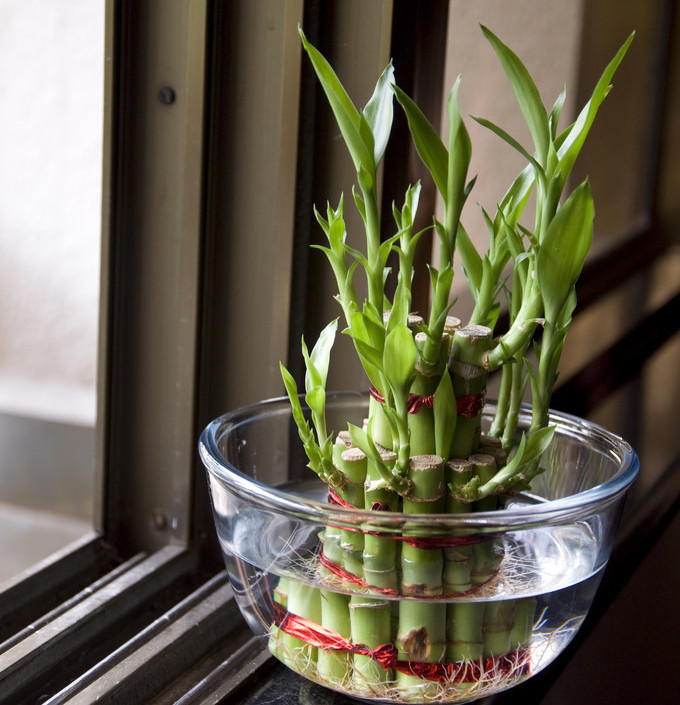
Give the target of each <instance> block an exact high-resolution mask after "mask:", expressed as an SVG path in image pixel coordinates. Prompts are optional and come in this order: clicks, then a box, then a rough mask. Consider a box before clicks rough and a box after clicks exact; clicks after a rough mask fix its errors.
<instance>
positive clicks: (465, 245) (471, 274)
mask: <svg viewBox="0 0 680 705" xmlns="http://www.w3.org/2000/svg"><path fill="white" fill-rule="evenodd" d="M456 245H457V247H458V254H460V258H461V261H462V263H463V269H464V270H465V276H466V277H467V279H468V281H469V282H470V287H471V288H472V289H473V291H479V289H480V288H481V286H482V276H483V265H482V258H481V256H480V255H479V252H477V250H476V249H475V246H474V245H473V244H472V240H471V239H470V236H469V235H468V234H467V232H466V230H465V228H464V227H463V226H462V225H459V226H458V236H457V238H456Z"/></svg>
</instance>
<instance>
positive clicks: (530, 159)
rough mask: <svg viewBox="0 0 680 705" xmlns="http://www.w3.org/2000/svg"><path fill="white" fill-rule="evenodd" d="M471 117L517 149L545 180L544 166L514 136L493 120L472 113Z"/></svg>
mask: <svg viewBox="0 0 680 705" xmlns="http://www.w3.org/2000/svg"><path fill="white" fill-rule="evenodd" d="M471 117H472V119H473V120H475V121H476V122H478V123H479V124H480V125H481V126H482V127H486V128H487V129H488V130H491V132H493V133H494V134H495V135H497V136H498V137H500V138H501V139H502V140H503V141H504V142H506V143H507V144H509V145H510V146H511V147H512V148H513V149H515V150H517V151H518V152H519V153H520V154H521V155H522V156H523V157H524V158H525V159H526V160H527V161H528V162H530V163H531V164H532V165H533V167H534V169H535V170H536V173H538V174H539V175H540V176H541V177H542V179H543V180H544V181H545V170H544V169H543V167H542V166H541V165H540V164H539V163H538V161H536V159H535V158H534V157H532V156H531V154H529V152H527V150H526V149H524V147H522V145H521V144H520V143H519V142H518V141H517V140H516V139H515V138H514V137H512V135H509V134H508V133H507V132H506V131H505V130H504V129H503V128H502V127H500V126H498V125H496V124H495V123H493V122H491V120H487V119H486V118H482V117H477V116H475V115H472V116H471Z"/></svg>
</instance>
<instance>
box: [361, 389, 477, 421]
mask: <svg viewBox="0 0 680 705" xmlns="http://www.w3.org/2000/svg"><path fill="white" fill-rule="evenodd" d="M368 391H369V394H370V395H371V396H372V397H373V399H375V400H376V401H377V402H380V403H381V404H384V403H385V397H383V395H382V394H381V393H380V392H379V391H378V390H377V389H376V388H375V387H374V386H373V385H371V386H370V387H369V390H368ZM433 404H434V394H428V395H427V396H421V395H420V394H409V395H408V401H407V406H408V413H409V414H417V413H418V412H419V411H420V410H421V409H422V408H423V407H424V406H426V407H427V408H428V409H431V408H432V406H433ZM483 408H484V393H483V392H482V393H480V394H467V395H465V396H459V397H456V411H457V412H458V415H459V416H464V417H465V418H469V419H471V418H474V417H475V416H479V414H480V412H481V411H482V409H483Z"/></svg>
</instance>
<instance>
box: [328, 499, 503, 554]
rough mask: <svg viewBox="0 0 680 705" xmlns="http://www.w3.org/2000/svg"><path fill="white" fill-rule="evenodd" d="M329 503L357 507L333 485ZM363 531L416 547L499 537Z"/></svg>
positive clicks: (373, 507)
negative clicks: (407, 534)
mask: <svg viewBox="0 0 680 705" xmlns="http://www.w3.org/2000/svg"><path fill="white" fill-rule="evenodd" d="M328 503H329V504H337V505H338V506H341V507H345V508H347V509H356V508H357V507H355V506H354V505H353V504H350V503H349V502H347V501H346V500H344V499H343V498H342V497H341V496H340V495H339V494H338V492H337V491H336V490H334V489H333V488H332V487H329V488H328ZM385 509H387V507H385V505H383V504H380V502H374V503H373V504H372V505H371V511H372V512H375V511H385ZM352 530H354V529H352ZM362 533H365V534H370V535H371V536H384V537H385V538H387V539H393V540H394V541H403V542H404V543H407V544H409V545H410V546H413V547H414V548H433V549H434V548H453V547H455V546H470V545H472V544H474V543H481V542H482V541H492V540H493V539H495V538H497V535H496V534H484V535H481V534H471V535H470V536H400V535H393V534H384V533H383V532H381V531H364V532H362Z"/></svg>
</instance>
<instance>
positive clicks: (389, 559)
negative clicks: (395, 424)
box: [362, 450, 401, 592]
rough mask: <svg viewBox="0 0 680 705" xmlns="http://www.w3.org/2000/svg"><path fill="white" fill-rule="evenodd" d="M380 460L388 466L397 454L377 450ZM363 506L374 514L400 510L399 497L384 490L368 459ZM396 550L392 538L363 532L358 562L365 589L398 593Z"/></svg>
mask: <svg viewBox="0 0 680 705" xmlns="http://www.w3.org/2000/svg"><path fill="white" fill-rule="evenodd" d="M381 457H382V460H383V462H384V463H385V464H386V465H388V466H390V465H392V466H393V465H394V463H395V462H396V460H397V454H396V453H394V452H392V451H388V450H383V451H381ZM364 503H365V508H366V509H371V510H374V511H381V510H389V511H394V512H396V511H399V510H400V509H401V501H400V497H399V495H398V494H397V493H396V492H394V490H392V489H390V488H389V487H387V485H386V483H385V481H384V479H383V478H382V476H381V475H380V472H379V471H378V470H377V469H376V467H375V464H374V463H373V461H372V460H371V459H370V458H369V459H368V461H367V471H366V485H365V488H364ZM398 550H399V546H398V542H397V541H395V540H394V539H392V538H390V537H388V536H382V535H380V534H379V533H372V532H366V533H364V548H363V552H362V560H363V567H364V580H365V581H366V583H367V584H368V585H369V587H375V588H379V589H381V590H392V591H394V592H396V591H397V590H398V587H399V581H398V575H397V564H398V555H399V554H398Z"/></svg>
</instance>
